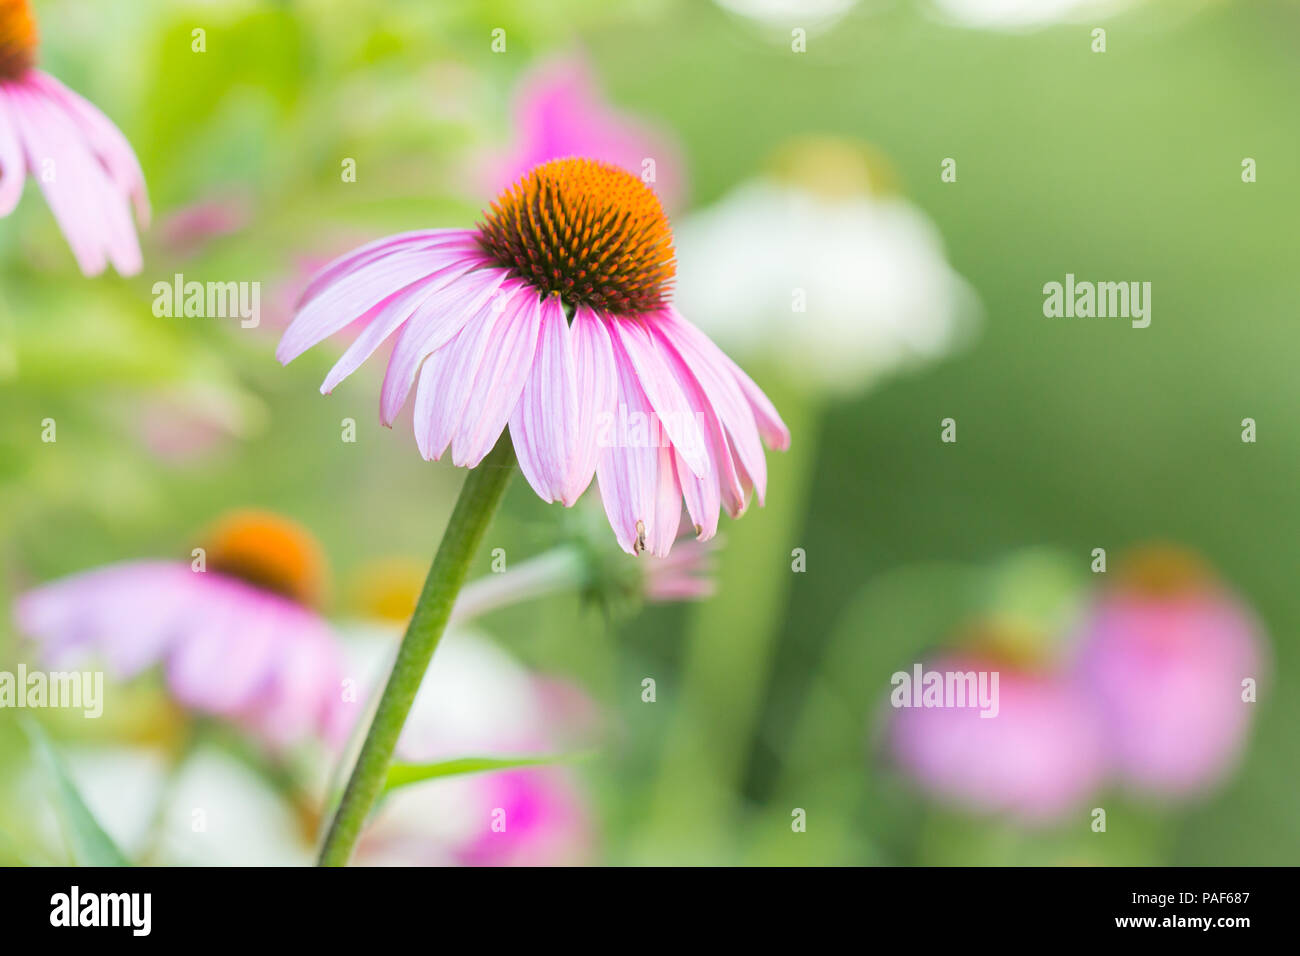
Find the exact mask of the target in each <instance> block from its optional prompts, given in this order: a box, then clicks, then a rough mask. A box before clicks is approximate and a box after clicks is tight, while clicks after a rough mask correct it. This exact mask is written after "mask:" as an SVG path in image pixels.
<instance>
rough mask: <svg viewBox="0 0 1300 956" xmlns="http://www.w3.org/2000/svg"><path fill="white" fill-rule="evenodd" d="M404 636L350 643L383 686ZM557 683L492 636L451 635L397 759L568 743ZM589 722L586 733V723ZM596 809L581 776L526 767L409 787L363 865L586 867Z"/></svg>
mask: <svg viewBox="0 0 1300 956" xmlns="http://www.w3.org/2000/svg"><path fill="white" fill-rule="evenodd" d="M396 636H397V635H396V634H391V633H390V634H388V635H387V638H386V639H385V637H384V635H380V634H372V635H371V636H369V637H364V636H358V637H357V638H356V639H354V640H351V641H349V648H350V651H351V652H352V654H353V655H354V659H355V661H356V673H359V674H366V675H368V679H367V680H365V684H366V685H368V686H372V687H373V686H376V685H377V683H378V682H379V681H380V680H382V679H383V678H384V676H385V675H386V674H387V671H388V668H389V666H390V665H391V657H392V654H393V652H394V651H395V649H396V646H397V645H396ZM556 699H557V696H556V694H555V692H554V687H553V686H552V684H551V683H550V682H546V681H543V680H540V679H539V678H537V677H536V676H535V675H533V674H531V673H529V672H528V671H527V670H526V669H524V668H523V667H522V666H520V664H519V663H518V662H516V661H515V660H514V659H513V658H512V657H511V656H510V655H509V654H507V653H506V652H505V651H503V650H501V649H500V648H498V647H496V646H495V645H493V644H492V643H490V642H489V641H487V640H486V639H484V638H481V637H478V636H476V635H474V634H470V633H467V632H464V631H449V632H448V633H447V634H446V636H444V637H443V639H442V642H441V643H440V644H439V647H438V653H437V655H436V656H435V658H434V664H433V666H432V667H430V668H429V671H428V673H427V674H426V675H425V678H424V683H423V684H421V686H420V691H419V693H418V694H417V695H416V698H415V703H414V705H413V706H412V708H411V713H410V716H409V717H408V718H407V721H406V727H405V728H404V729H403V731H402V736H401V739H400V740H399V741H398V745H397V759H398V760H399V761H401V762H406V763H432V762H437V761H442V760H449V759H452V758H459V757H512V756H520V755H526V754H536V755H539V756H541V755H548V754H553V753H557V752H561V751H564V750H566V749H568V748H570V747H572V746H573V742H572V741H567V740H565V739H563V737H564V733H563V731H564V730H565V729H566V725H567V724H568V723H569V721H568V720H567V717H568V714H567V712H560V710H561V709H560V708H558V707H556V706H555V705H554V702H555V701H556ZM586 729H589V728H586ZM592 842H593V841H592V834H591V827H590V824H589V817H588V812H587V809H586V806H585V802H584V800H583V798H582V795H581V793H580V790H579V788H578V786H577V782H576V780H575V779H574V777H573V775H572V773H571V772H570V771H569V770H567V769H565V768H564V767H561V766H538V767H522V768H518V769H512V770H502V771H491V772H486V773H478V774H469V775H460V776H453V777H446V778H442V779H438V780H431V781H428V782H425V783H417V784H413V785H409V786H407V787H404V788H401V789H399V790H397V791H394V792H393V793H392V794H391V795H390V796H389V797H388V798H387V799H385V801H384V803H383V806H382V808H381V809H380V811H379V813H378V814H377V815H376V818H375V820H374V821H373V823H372V824H371V825H370V826H369V827H368V828H367V829H366V832H365V833H364V835H363V836H362V838H361V842H360V844H359V845H358V848H357V854H356V857H355V859H354V863H355V864H357V865H361V866H376V865H380V866H404V865H408V866H430V865H434V866H436V865H455V864H468V865H512V864H513V865H555V864H572V863H582V862H584V861H586V860H587V859H588V857H589V856H590V853H591V847H592Z"/></svg>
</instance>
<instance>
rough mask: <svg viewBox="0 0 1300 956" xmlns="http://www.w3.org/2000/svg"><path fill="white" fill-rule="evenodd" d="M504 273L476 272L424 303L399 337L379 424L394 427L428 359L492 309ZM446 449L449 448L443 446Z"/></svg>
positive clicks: (390, 359) (386, 375) (390, 362)
mask: <svg viewBox="0 0 1300 956" xmlns="http://www.w3.org/2000/svg"><path fill="white" fill-rule="evenodd" d="M507 275H508V273H507V272H506V270H505V269H476V270H474V271H472V272H469V273H468V274H466V275H464V276H463V277H461V278H459V280H458V281H455V282H452V283H449V284H447V285H445V286H444V287H443V288H441V289H439V290H438V291H437V293H436V294H435V295H433V296H431V297H430V298H429V299H427V300H426V301H425V302H423V303H422V304H421V305H420V307H419V308H418V309H416V310H415V313H414V314H413V315H412V316H411V320H410V321H409V322H407V323H406V327H405V328H404V329H402V334H401V335H399V336H398V337H397V344H396V345H394V346H393V354H392V355H390V356H389V357H388V370H387V371H386V372H385V373H384V385H383V388H382V390H381V392H380V398H379V420H380V421H382V422H383V423H384V424H385V425H392V423H393V420H394V419H395V418H397V413H398V412H399V411H401V410H402V406H403V405H405V404H406V396H407V395H408V394H410V391H411V385H412V384H413V383H414V381H415V373H416V371H417V370H418V369H419V367H420V363H421V362H423V361H424V360H425V358H426V357H427V356H429V355H431V354H433V353H435V352H437V351H438V350H440V349H441V348H442V347H443V346H445V345H446V344H447V343H448V342H450V341H451V340H452V339H453V338H454V337H455V336H456V334H457V333H458V332H460V330H461V329H462V328H463V327H464V326H465V325H466V323H468V322H470V321H472V320H476V319H477V317H478V316H479V315H480V314H482V313H485V312H486V311H487V310H489V309H491V308H492V306H493V302H494V300H495V298H496V296H497V295H498V294H504V293H499V292H498V290H499V289H500V288H501V284H502V283H503V282H504V281H505V280H506V277H507ZM444 447H446V446H444Z"/></svg>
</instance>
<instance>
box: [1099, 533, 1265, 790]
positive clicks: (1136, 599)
mask: <svg viewBox="0 0 1300 956" xmlns="http://www.w3.org/2000/svg"><path fill="white" fill-rule="evenodd" d="M1148 557H1149V556H1148ZM1259 634H1260V631H1259V627H1258V625H1257V623H1256V622H1255V620H1254V618H1253V617H1252V615H1251V614H1250V612H1249V611H1247V610H1246V608H1244V607H1243V606H1241V604H1239V603H1238V602H1237V601H1236V599H1235V598H1234V597H1233V596H1232V595H1230V594H1228V593H1226V592H1224V591H1221V590H1219V589H1218V588H1217V587H1216V586H1215V585H1214V584H1213V583H1211V582H1210V581H1208V580H1203V581H1201V582H1196V581H1186V582H1183V584H1182V585H1178V586H1175V587H1173V588H1168V587H1161V588H1154V589H1153V588H1150V587H1138V588H1132V587H1127V586H1124V587H1120V588H1117V589H1115V590H1113V591H1111V592H1110V593H1108V594H1106V595H1104V596H1103V597H1101V599H1100V600H1098V601H1097V603H1096V605H1095V606H1094V607H1093V609H1092V612H1091V614H1090V616H1089V618H1088V620H1087V622H1086V625H1085V627H1084V629H1083V633H1082V640H1081V643H1080V647H1079V659H1078V661H1077V665H1076V666H1077V668H1078V672H1079V674H1080V676H1081V678H1082V680H1083V683H1084V686H1085V687H1086V688H1087V690H1088V692H1089V693H1090V694H1091V695H1092V697H1093V698H1094V699H1095V701H1096V706H1097V707H1098V708H1099V709H1100V712H1101V714H1102V717H1103V719H1104V725H1105V728H1106V731H1107V746H1108V749H1109V750H1110V753H1111V755H1112V759H1113V761H1114V764H1115V769H1116V773H1117V774H1118V775H1119V776H1120V777H1121V778H1122V779H1123V780H1124V781H1125V782H1126V783H1128V784H1130V785H1131V786H1133V787H1134V788H1135V789H1137V790H1141V791H1145V792H1148V793H1153V794H1158V795H1162V796H1181V795H1187V794H1193V793H1196V792H1198V791H1201V790H1204V789H1207V788H1209V787H1211V786H1213V785H1214V784H1215V783H1217V782H1218V781H1220V780H1221V779H1222V778H1223V777H1224V776H1225V775H1226V774H1227V773H1228V772H1229V771H1230V770H1231V769H1232V767H1233V766H1234V765H1235V764H1236V762H1237V760H1238V758H1239V756H1240V754H1241V750H1242V747H1243V745H1244V743H1245V740H1246V735H1247V731H1248V729H1249V726H1250V721H1251V716H1252V714H1253V711H1254V704H1253V703H1247V702H1245V701H1243V699H1242V697H1243V681H1244V680H1246V679H1247V678H1250V679H1253V680H1256V681H1258V680H1259V678H1260V676H1261V674H1260V670H1261V667H1262V663H1263V660H1262V652H1261V642H1260V637H1259Z"/></svg>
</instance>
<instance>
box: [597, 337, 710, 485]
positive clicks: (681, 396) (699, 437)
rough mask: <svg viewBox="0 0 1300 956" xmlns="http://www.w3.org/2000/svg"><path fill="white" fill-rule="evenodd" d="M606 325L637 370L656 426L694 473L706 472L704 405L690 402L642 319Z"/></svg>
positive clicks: (707, 458)
mask: <svg viewBox="0 0 1300 956" xmlns="http://www.w3.org/2000/svg"><path fill="white" fill-rule="evenodd" d="M607 327H608V328H609V330H610V335H611V336H612V337H614V338H616V339H618V341H619V343H620V344H621V345H622V347H623V350H624V353H625V354H626V355H627V356H628V359H629V360H630V361H631V363H632V367H633V368H634V369H635V370H636V375H637V380H638V381H639V382H640V383H641V388H642V390H643V391H644V392H645V395H646V398H647V399H649V400H650V407H651V408H652V409H654V413H655V417H656V419H657V423H656V426H655V427H656V430H662V432H663V433H664V434H665V435H666V436H667V437H668V438H669V439H671V440H672V443H673V445H674V447H676V449H677V451H678V453H679V454H681V456H682V458H683V459H684V460H685V461H686V464H687V465H688V466H689V467H690V469H691V472H692V473H693V474H695V475H699V476H702V475H707V474H708V473H709V470H710V467H711V466H710V463H709V456H708V452H707V450H706V448H705V442H704V428H703V422H702V417H697V416H702V413H703V409H701V408H698V407H692V406H691V403H690V402H689V401H688V399H687V397H686V395H685V393H684V392H683V391H682V389H681V386H680V385H679V384H678V382H677V379H676V378H675V377H674V375H673V373H672V371H671V369H670V368H669V367H668V363H667V361H666V360H665V357H664V355H663V354H662V353H661V352H660V351H659V350H658V348H657V347H656V344H655V340H654V339H653V338H652V337H651V336H650V332H649V330H648V329H647V328H646V325H645V324H644V323H642V322H640V321H638V320H636V319H625V318H621V317H614V318H611V319H609V320H608V322H607Z"/></svg>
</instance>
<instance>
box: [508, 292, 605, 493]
mask: <svg viewBox="0 0 1300 956" xmlns="http://www.w3.org/2000/svg"><path fill="white" fill-rule="evenodd" d="M510 437H511V440H512V441H513V442H514V446H515V454H516V456H517V457H518V459H519V470H520V471H522V472H523V475H524V478H526V479H527V480H528V483H529V484H530V485H532V487H533V490H534V491H535V492H537V495H538V497H539V498H541V499H542V500H543V501H555V500H557V499H564V497H565V494H566V492H567V490H568V482H569V475H570V471H571V469H572V467H573V462H574V458H575V457H576V450H577V446H578V439H579V434H578V374H577V367H576V362H575V360H574V355H573V344H572V342H571V333H570V330H569V320H568V317H567V316H566V315H565V314H564V305H563V304H562V303H561V302H560V297H559V296H558V295H548V296H547V297H546V298H545V299H543V300H542V307H541V321H540V325H539V327H538V340H537V356H536V359H535V360H534V362H533V365H532V369H531V370H530V371H529V373H528V378H527V380H526V381H525V383H524V389H523V392H522V393H521V394H520V396H519V401H518V403H516V405H515V410H514V413H513V414H512V415H511V416H510ZM592 464H593V468H594V465H595V463H594V462H593V463H592ZM564 504H565V505H566V506H567V505H571V504H573V500H572V499H570V500H565V501H564Z"/></svg>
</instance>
